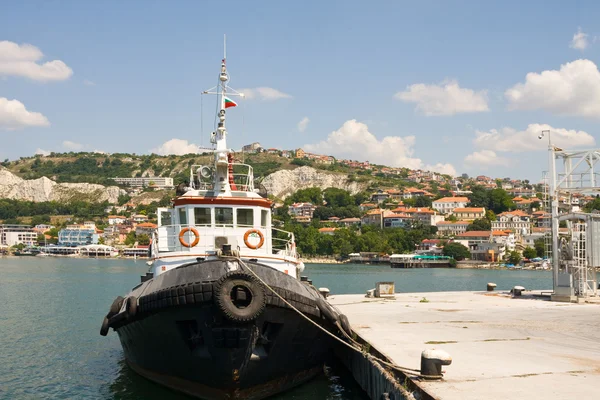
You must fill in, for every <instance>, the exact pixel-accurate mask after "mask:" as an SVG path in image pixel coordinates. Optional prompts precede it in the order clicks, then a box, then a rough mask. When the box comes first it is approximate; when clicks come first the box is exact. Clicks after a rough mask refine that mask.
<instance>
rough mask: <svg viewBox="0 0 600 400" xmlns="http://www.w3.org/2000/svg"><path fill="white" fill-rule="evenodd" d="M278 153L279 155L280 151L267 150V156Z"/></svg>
mask: <svg viewBox="0 0 600 400" xmlns="http://www.w3.org/2000/svg"><path fill="white" fill-rule="evenodd" d="M280 153H281V151H280V150H279V149H274V148H270V149H267V154H276V155H279V154H280Z"/></svg>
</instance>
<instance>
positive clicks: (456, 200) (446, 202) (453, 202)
mask: <svg viewBox="0 0 600 400" xmlns="http://www.w3.org/2000/svg"><path fill="white" fill-rule="evenodd" d="M467 204H469V199H468V198H467V197H442V198H441V199H437V200H434V201H433V203H432V206H431V207H432V208H433V209H435V210H437V211H439V212H441V213H444V214H450V213H452V211H454V209H455V208H464V207H466V206H467Z"/></svg>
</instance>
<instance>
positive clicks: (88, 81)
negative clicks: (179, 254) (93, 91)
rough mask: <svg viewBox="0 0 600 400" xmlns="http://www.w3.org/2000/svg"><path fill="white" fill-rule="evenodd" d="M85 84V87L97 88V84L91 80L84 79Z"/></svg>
mask: <svg viewBox="0 0 600 400" xmlns="http://www.w3.org/2000/svg"><path fill="white" fill-rule="evenodd" d="M83 84H84V85H85V86H96V84H95V83H94V82H92V81H90V80H89V79H84V80H83Z"/></svg>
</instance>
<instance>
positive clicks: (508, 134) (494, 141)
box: [473, 124, 596, 153]
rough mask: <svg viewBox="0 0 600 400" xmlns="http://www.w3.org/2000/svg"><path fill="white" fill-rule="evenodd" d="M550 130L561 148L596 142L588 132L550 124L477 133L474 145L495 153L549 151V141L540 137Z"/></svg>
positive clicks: (554, 140) (553, 141) (591, 144)
mask: <svg viewBox="0 0 600 400" xmlns="http://www.w3.org/2000/svg"><path fill="white" fill-rule="evenodd" d="M545 130H549V131H550V134H551V135H552V143H553V144H554V145H555V146H558V147H561V148H574V147H582V146H594V145H595V144H596V140H595V139H594V138H593V137H592V135H590V134H589V133H587V132H584V131H576V130H568V129H563V128H553V127H552V126H550V125H548V124H529V125H528V126H527V129H525V130H523V131H518V130H516V129H513V128H508V127H506V128H502V129H500V130H497V129H491V130H489V131H487V132H482V131H477V132H476V137H475V140H474V141H473V143H474V144H475V146H477V147H479V148H482V149H488V150H495V151H507V152H514V153H519V152H523V151H532V150H547V149H548V139H547V138H546V137H544V138H543V139H542V140H540V139H539V138H538V136H539V135H540V134H541V133H542V131H545Z"/></svg>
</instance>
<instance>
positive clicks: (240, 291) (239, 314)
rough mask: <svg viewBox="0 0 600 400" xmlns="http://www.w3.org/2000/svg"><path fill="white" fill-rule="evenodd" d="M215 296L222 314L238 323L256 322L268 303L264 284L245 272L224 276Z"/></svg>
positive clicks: (217, 286)
mask: <svg viewBox="0 0 600 400" xmlns="http://www.w3.org/2000/svg"><path fill="white" fill-rule="evenodd" d="M214 296H215V304H216V306H217V308H218V310H219V311H220V312H221V314H223V316H224V317H225V318H227V319H228V320H230V321H232V322H236V323H245V322H250V321H254V320H255V319H256V318H258V316H259V315H260V314H262V312H263V311H264V309H265V305H266V303H267V299H266V294H265V288H264V286H263V285H262V283H261V282H260V281H259V280H258V279H256V278H255V277H254V276H252V275H250V274H249V273H247V272H243V271H229V272H228V273H226V274H225V275H223V276H222V277H221V278H220V279H219V280H218V281H217V283H216V284H215V286H214Z"/></svg>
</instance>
